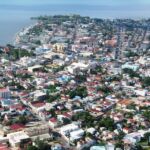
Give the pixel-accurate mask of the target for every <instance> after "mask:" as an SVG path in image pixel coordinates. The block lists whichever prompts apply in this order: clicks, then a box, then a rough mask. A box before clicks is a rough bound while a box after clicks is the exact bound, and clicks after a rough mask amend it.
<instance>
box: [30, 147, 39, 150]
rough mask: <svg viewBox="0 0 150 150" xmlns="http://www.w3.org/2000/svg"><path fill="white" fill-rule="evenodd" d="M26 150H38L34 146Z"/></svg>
mask: <svg viewBox="0 0 150 150" xmlns="http://www.w3.org/2000/svg"><path fill="white" fill-rule="evenodd" d="M27 150H39V149H38V148H37V147H36V146H28V147H27Z"/></svg>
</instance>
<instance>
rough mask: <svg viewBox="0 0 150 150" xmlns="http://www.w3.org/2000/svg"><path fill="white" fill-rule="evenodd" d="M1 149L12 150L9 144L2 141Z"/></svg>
mask: <svg viewBox="0 0 150 150" xmlns="http://www.w3.org/2000/svg"><path fill="white" fill-rule="evenodd" d="M0 150H10V149H9V148H8V146H7V144H3V143H0Z"/></svg>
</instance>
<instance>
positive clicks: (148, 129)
mask: <svg viewBox="0 0 150 150" xmlns="http://www.w3.org/2000/svg"><path fill="white" fill-rule="evenodd" d="M36 19H37V20H38V22H37V23H36V24H35V25H32V26H30V27H28V28H26V29H23V31H21V32H20V33H18V35H17V37H16V41H15V47H14V46H11V45H8V46H7V47H1V48H0V50H1V58H0V87H1V88H0V126H1V128H0V149H1V147H2V148H3V150H5V149H6V150H7V149H8V150H9V149H17V148H18V149H21V150H28V148H29V146H33V145H35V147H38V145H37V144H36V143H37V140H40V141H44V143H46V144H48V145H50V146H51V149H52V150H61V149H68V150H71V149H73V150H74V149H77V150H83V149H87V150H88V149H90V150H114V149H115V148H118V149H127V150H128V149H129V150H130V149H137V150H139V148H142V147H144V146H145V145H144V146H143V145H142V144H143V143H142V142H143V141H144V142H145V143H146V142H147V145H146V147H148V143H149V142H150V141H147V137H149V136H150V110H149V108H150V50H149V48H150V27H149V22H150V21H149V20H139V21H135V20H130V19H125V20H113V21H110V20H102V19H91V18H89V17H81V16H78V15H72V16H50V17H48V16H45V17H39V18H36ZM17 49H18V51H17V52H18V53H16V54H14V56H15V57H13V56H12V55H11V52H12V51H15V50H17ZM22 51H27V52H28V53H25V54H24V57H23V56H22V55H21V53H22ZM31 52H32V55H30V56H29V55H28V54H29V53H30V54H31ZM16 55H17V56H16ZM41 150H42V149H41Z"/></svg>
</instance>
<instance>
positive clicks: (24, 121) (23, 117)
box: [18, 116, 27, 124]
mask: <svg viewBox="0 0 150 150" xmlns="http://www.w3.org/2000/svg"><path fill="white" fill-rule="evenodd" d="M18 122H19V123H21V124H26V123H27V119H26V117H25V116H19V120H18Z"/></svg>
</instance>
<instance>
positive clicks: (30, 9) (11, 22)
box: [0, 0, 150, 46]
mask: <svg viewBox="0 0 150 150" xmlns="http://www.w3.org/2000/svg"><path fill="white" fill-rule="evenodd" d="M5 1H8V0H5ZM10 1H12V0H10ZM20 1H23V0H20ZM31 1H32V0H31ZM70 1H71V0H70ZM56 14H62V15H70V14H79V15H81V16H90V17H93V18H105V19H115V18H133V19H141V18H148V17H149V16H150V10H149V8H147V9H144V8H140V7H137V8H134V7H133V6H132V7H127V8H124V7H123V6H117V7H114V6H113V7H112V6H111V5H109V6H107V5H104V4H103V5H96V4H93V5H88V4H51V3H48V4H46V3H44V0H43V3H41V4H40V5H27V4H26V5H24V4H21V3H20V4H19V5H17V4H15V3H13V4H12V3H10V4H9V3H7V4H5V3H2V2H1V0H0V46H4V45H6V44H12V43H13V41H14V37H15V34H16V33H17V32H19V31H20V30H21V29H22V28H24V27H27V26H29V25H30V24H32V23H33V22H32V20H31V19H30V18H31V17H36V16H40V15H56Z"/></svg>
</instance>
